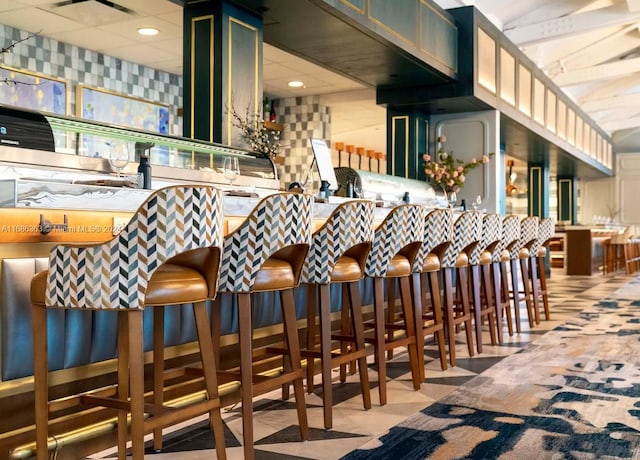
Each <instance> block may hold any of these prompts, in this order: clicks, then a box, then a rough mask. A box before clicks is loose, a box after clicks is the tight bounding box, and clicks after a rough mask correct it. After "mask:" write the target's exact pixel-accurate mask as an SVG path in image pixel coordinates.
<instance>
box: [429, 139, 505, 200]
mask: <svg viewBox="0 0 640 460" xmlns="http://www.w3.org/2000/svg"><path fill="white" fill-rule="evenodd" d="M446 141H447V138H446V137H445V136H438V138H437V145H438V148H437V151H436V153H435V154H434V155H431V154H428V153H425V154H424V155H423V156H422V159H423V160H424V165H423V166H424V172H425V174H426V175H427V179H428V180H429V181H431V182H433V183H434V184H437V185H439V186H441V187H442V188H443V189H444V190H445V191H446V192H447V193H451V192H456V193H457V192H459V191H460V190H461V189H462V187H464V183H465V181H466V180H467V174H468V173H469V171H471V170H472V169H475V168H477V167H478V166H480V165H483V164H487V163H489V159H490V158H491V157H492V156H493V153H488V154H486V155H482V156H481V157H480V159H476V158H472V159H471V161H469V162H464V161H462V160H460V159H457V158H455V157H454V156H453V152H447V151H446V150H445V149H444V143H445V142H446Z"/></svg>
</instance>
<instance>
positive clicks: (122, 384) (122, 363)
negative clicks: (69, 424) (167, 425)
mask: <svg viewBox="0 0 640 460" xmlns="http://www.w3.org/2000/svg"><path fill="white" fill-rule="evenodd" d="M127 315H128V312H127V311H118V399H119V400H120V401H127V399H128V398H129V334H128V326H129V324H128V321H127ZM128 437H129V429H128V426H127V413H126V411H123V410H119V411H118V460H125V459H126V458H127V439H128Z"/></svg>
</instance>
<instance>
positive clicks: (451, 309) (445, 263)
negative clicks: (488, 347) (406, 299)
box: [441, 211, 482, 366]
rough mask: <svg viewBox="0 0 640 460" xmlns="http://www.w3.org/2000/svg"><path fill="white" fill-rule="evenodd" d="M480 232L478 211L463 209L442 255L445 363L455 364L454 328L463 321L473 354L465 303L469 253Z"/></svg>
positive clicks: (480, 225)
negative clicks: (447, 344)
mask: <svg viewBox="0 0 640 460" xmlns="http://www.w3.org/2000/svg"><path fill="white" fill-rule="evenodd" d="M481 235H482V213H481V212H480V211H465V212H463V213H462V214H460V216H459V217H458V218H457V219H456V221H455V222H454V224H453V232H452V237H451V245H449V246H448V247H447V248H446V249H445V251H444V254H443V256H442V260H441V264H442V275H443V279H444V289H443V291H444V301H445V304H444V321H445V324H446V325H447V339H448V341H449V364H451V365H452V366H455V365H456V337H455V335H456V328H457V327H459V326H460V325H462V324H464V327H465V334H466V336H467V350H468V351H469V356H473V355H474V351H473V331H472V328H471V320H472V314H471V304H470V302H469V274H468V270H469V255H470V254H471V252H472V251H473V248H475V247H476V245H478V243H479V242H480V238H481ZM454 272H455V273H456V275H457V279H456V286H457V289H456V291H455V292H456V294H457V297H458V298H459V308H455V305H454V289H453V287H454V286H453V273H454Z"/></svg>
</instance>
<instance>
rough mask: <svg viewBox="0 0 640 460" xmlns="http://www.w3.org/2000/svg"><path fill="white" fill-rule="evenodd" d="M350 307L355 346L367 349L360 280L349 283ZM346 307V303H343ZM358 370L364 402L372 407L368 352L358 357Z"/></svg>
mask: <svg viewBox="0 0 640 460" xmlns="http://www.w3.org/2000/svg"><path fill="white" fill-rule="evenodd" d="M348 288H349V307H350V310H351V327H352V329H353V335H354V337H355V347H356V349H357V350H358V351H360V350H364V349H365V346H366V345H365V341H364V327H363V324H364V320H363V318H362V300H361V299H360V287H359V286H358V282H353V283H348ZM343 308H344V305H343ZM358 371H359V373H360V390H361V391H362V404H363V406H364V408H365V409H371V389H370V387H369V370H368V367H367V357H366V354H365V355H363V356H361V357H360V358H358Z"/></svg>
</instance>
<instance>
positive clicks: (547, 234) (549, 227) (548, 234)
mask: <svg viewBox="0 0 640 460" xmlns="http://www.w3.org/2000/svg"><path fill="white" fill-rule="evenodd" d="M555 230H556V224H555V222H554V220H553V218H552V217H545V218H544V219H540V225H539V227H538V238H536V242H535V244H534V245H533V247H532V248H531V253H532V254H536V255H537V254H538V252H539V251H540V248H542V247H544V246H546V245H547V244H549V240H550V239H551V238H552V237H553V234H554V233H555Z"/></svg>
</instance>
